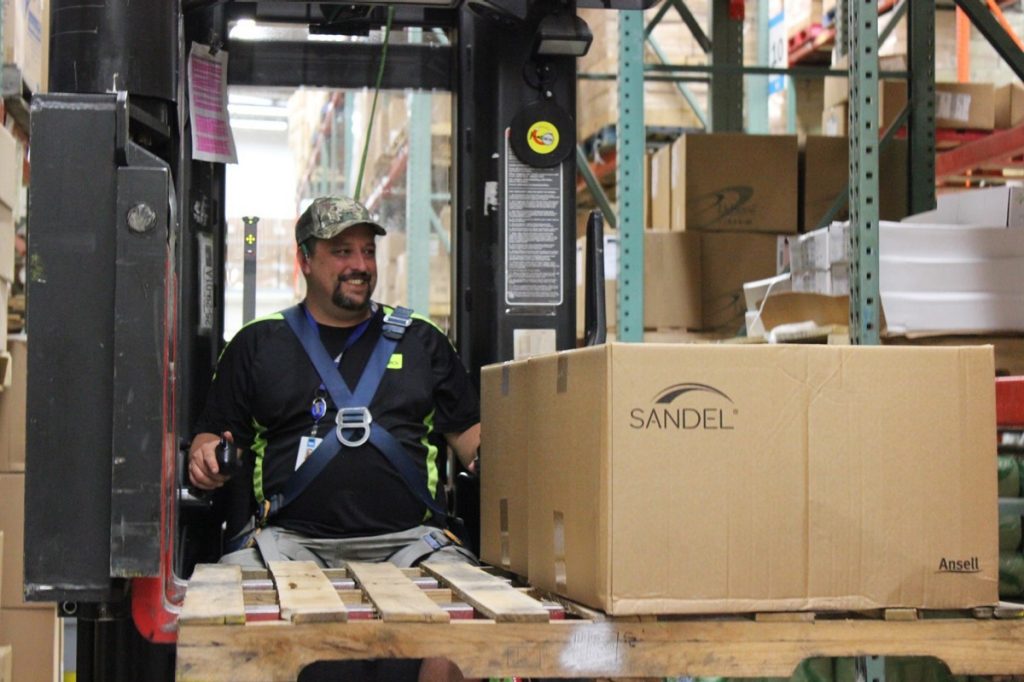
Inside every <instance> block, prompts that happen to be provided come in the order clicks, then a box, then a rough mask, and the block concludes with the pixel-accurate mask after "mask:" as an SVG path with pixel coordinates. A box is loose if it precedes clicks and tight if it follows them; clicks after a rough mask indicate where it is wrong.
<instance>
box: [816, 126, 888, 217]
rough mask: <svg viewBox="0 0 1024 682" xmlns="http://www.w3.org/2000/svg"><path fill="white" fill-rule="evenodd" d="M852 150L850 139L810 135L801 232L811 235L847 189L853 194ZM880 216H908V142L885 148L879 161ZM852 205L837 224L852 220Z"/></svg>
mask: <svg viewBox="0 0 1024 682" xmlns="http://www.w3.org/2000/svg"><path fill="white" fill-rule="evenodd" d="M849 158H850V147H849V140H848V139H847V138H846V137H821V136H818V135H808V136H807V139H806V140H805V141H804V149H803V163H802V164H801V172H800V183H801V185H800V186H801V192H800V197H801V204H800V229H801V230H802V231H810V230H813V229H815V228H817V227H820V225H819V222H820V221H821V219H822V218H823V217H824V216H825V214H826V213H828V211H829V209H831V208H832V203H833V202H834V201H835V199H836V197H837V196H838V195H839V193H840V192H842V191H843V189H844V188H846V189H847V194H848V193H849V184H848V183H849V180H850V162H849ZM878 173H879V183H878V189H879V197H880V198H879V205H878V209H879V213H880V215H881V218H882V220H900V219H902V218H903V217H905V216H906V215H907V203H908V191H907V142H906V140H892V141H890V142H889V143H888V144H887V145H885V146H884V147H882V148H881V151H880V153H879V157H878ZM848 206H849V202H848V201H847V202H846V203H844V205H843V207H842V209H841V210H840V211H839V213H837V214H836V215H835V216H834V218H833V219H834V220H846V219H847V218H848V217H849V210H848Z"/></svg>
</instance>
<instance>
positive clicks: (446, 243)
mask: <svg viewBox="0 0 1024 682" xmlns="http://www.w3.org/2000/svg"><path fill="white" fill-rule="evenodd" d="M430 226H431V227H432V228H434V234H436V235H437V238H438V239H439V240H440V241H441V246H443V247H444V251H445V253H449V254H450V253H451V252H452V240H451V237H449V236H448V231H447V230H445V229H444V225H442V224H441V219H440V218H439V217H438V216H437V211H435V210H434V209H433V208H431V209H430Z"/></svg>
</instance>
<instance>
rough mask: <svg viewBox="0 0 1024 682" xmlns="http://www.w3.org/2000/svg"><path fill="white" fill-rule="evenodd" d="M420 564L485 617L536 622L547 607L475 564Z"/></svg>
mask: <svg viewBox="0 0 1024 682" xmlns="http://www.w3.org/2000/svg"><path fill="white" fill-rule="evenodd" d="M421 566H422V568H423V569H424V570H425V571H427V573H430V574H431V575H433V576H434V577H436V578H437V579H438V580H443V581H445V582H447V583H448V586H449V587H451V588H452V592H453V593H454V594H455V595H456V596H458V597H459V598H460V599H462V600H463V601H465V602H466V603H467V604H469V605H471V606H473V607H474V608H475V609H476V610H477V611H479V612H480V613H482V614H484V615H485V616H487V617H488V618H492V619H494V620H496V621H498V622H515V623H540V622H545V621H547V620H548V610H547V609H545V608H544V607H543V606H542V605H541V604H540V602H538V601H535V600H533V599H531V598H530V597H527V596H526V595H525V594H523V593H521V592H519V591H518V590H516V589H515V588H514V587H512V586H511V585H509V584H508V583H506V582H505V581H503V580H501V579H500V578H495V577H494V576H493V575H490V574H489V573H486V572H484V571H482V570H480V569H479V568H477V567H476V566H470V565H469V564H463V563H442V562H434V561H427V562H425V563H423V564H421Z"/></svg>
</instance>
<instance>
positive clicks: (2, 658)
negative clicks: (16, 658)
mask: <svg viewBox="0 0 1024 682" xmlns="http://www.w3.org/2000/svg"><path fill="white" fill-rule="evenodd" d="M12 658H13V657H12V655H11V645H10V644H7V645H5V646H0V682H12V680H13V679H14V678H13V677H12V675H13V674H14V673H13V668H12V667H11V666H12V665H13V660H12Z"/></svg>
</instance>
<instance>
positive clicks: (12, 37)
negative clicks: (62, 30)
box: [3, 0, 51, 93]
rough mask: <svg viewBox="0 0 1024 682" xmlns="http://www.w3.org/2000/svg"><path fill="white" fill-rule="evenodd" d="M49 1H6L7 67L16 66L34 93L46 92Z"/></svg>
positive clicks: (5, 47)
mask: <svg viewBox="0 0 1024 682" xmlns="http://www.w3.org/2000/svg"><path fill="white" fill-rule="evenodd" d="M50 1H51V0H3V47H4V64H13V65H15V66H17V67H18V69H19V70H20V71H21V78H22V80H23V81H25V85H26V86H28V89H29V90H30V91H31V92H33V93H42V92H46V89H47V82H48V71H49V51H50Z"/></svg>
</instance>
